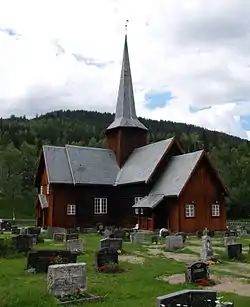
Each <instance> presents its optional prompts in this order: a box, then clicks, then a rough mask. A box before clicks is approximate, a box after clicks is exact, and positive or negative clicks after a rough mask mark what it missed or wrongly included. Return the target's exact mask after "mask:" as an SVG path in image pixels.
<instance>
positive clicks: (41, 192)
mask: <svg viewBox="0 0 250 307" xmlns="http://www.w3.org/2000/svg"><path fill="white" fill-rule="evenodd" d="M40 194H43V185H41V187H40Z"/></svg>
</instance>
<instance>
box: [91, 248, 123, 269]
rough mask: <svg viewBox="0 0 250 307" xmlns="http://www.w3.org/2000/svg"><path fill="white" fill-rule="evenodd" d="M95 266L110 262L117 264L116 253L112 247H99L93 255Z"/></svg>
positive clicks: (98, 266)
mask: <svg viewBox="0 0 250 307" xmlns="http://www.w3.org/2000/svg"><path fill="white" fill-rule="evenodd" d="M95 263H96V268H97V269H99V268H100V267H102V266H105V265H108V264H110V263H115V264H118V253H117V250H116V249H114V248H109V247H104V248H101V249H100V250H99V251H98V252H97V253H96V256H95Z"/></svg>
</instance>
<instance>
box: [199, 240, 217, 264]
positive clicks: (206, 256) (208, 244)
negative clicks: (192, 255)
mask: <svg viewBox="0 0 250 307" xmlns="http://www.w3.org/2000/svg"><path fill="white" fill-rule="evenodd" d="M200 257H201V260H203V261H208V260H210V259H212V258H213V257H214V253H213V246H212V239H211V237H210V236H203V237H202V247H201V255H200Z"/></svg>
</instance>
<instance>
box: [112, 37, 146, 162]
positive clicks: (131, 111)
mask: <svg viewBox="0 0 250 307" xmlns="http://www.w3.org/2000/svg"><path fill="white" fill-rule="evenodd" d="M147 131H148V129H147V128H146V127H145V126H144V125H143V124H142V123H141V122H140V121H139V120H138V118H137V116H136V111H135V101H134V91H133V83H132V76H131V70H130V63H129V54H128V43H127V35H125V42H124V50H123V61H122V71H121V78H120V85H119V92H118V98H117V105H116V114H115V119H114V121H113V122H112V123H111V124H110V125H109V126H108V128H107V129H106V147H107V148H108V149H111V150H113V152H114V153H115V156H116V160H117V163H118V165H119V166H120V167H121V166H122V165H123V164H124V163H125V162H126V160H127V158H128V157H129V155H130V154H131V153H132V151H133V150H134V149H135V148H138V147H142V146H145V145H146V144H147Z"/></svg>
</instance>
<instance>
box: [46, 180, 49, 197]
mask: <svg viewBox="0 0 250 307" xmlns="http://www.w3.org/2000/svg"><path fill="white" fill-rule="evenodd" d="M46 194H47V195H49V183H48V184H47V185H46Z"/></svg>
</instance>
